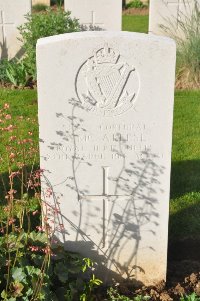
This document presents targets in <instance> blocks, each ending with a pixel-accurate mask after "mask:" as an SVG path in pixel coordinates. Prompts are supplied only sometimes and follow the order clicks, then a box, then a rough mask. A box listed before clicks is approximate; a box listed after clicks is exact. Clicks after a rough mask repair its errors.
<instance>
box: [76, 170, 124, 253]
mask: <svg viewBox="0 0 200 301" xmlns="http://www.w3.org/2000/svg"><path fill="white" fill-rule="evenodd" d="M102 169H103V193H102V194H101V195H84V196H81V197H80V199H82V200H89V201H99V200H100V201H103V214H102V215H103V216H102V220H103V224H102V229H103V233H102V248H105V246H106V221H107V218H106V217H107V210H106V203H107V201H109V199H110V198H112V197H117V198H119V197H122V198H124V197H125V196H124V195H123V196H122V195H111V194H109V187H108V186H109V185H108V181H109V169H110V167H108V166H102Z"/></svg>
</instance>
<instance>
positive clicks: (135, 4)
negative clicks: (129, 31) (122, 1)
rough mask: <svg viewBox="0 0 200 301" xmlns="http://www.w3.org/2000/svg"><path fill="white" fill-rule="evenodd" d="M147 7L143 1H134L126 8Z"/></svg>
mask: <svg viewBox="0 0 200 301" xmlns="http://www.w3.org/2000/svg"><path fill="white" fill-rule="evenodd" d="M146 7H147V5H146V4H144V3H143V2H142V1H141V0H133V1H130V2H129V3H127V4H126V6H125V8H126V9H128V8H146Z"/></svg>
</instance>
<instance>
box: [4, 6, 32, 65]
mask: <svg viewBox="0 0 200 301" xmlns="http://www.w3.org/2000/svg"><path fill="white" fill-rule="evenodd" d="M30 12H31V0H0V58H1V59H2V58H8V59H11V58H13V57H15V56H16V55H17V54H18V55H19V56H20V54H19V53H18V52H19V51H20V49H21V46H22V43H21V42H20V41H19V40H18V38H19V37H20V34H19V31H18V29H17V27H19V26H20V25H22V24H23V23H24V22H25V21H26V20H25V17H24V15H26V14H28V13H30Z"/></svg>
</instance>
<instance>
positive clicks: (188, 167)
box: [0, 89, 200, 238]
mask: <svg viewBox="0 0 200 301" xmlns="http://www.w3.org/2000/svg"><path fill="white" fill-rule="evenodd" d="M36 99H37V92H36V91H35V90H22V91H21V90H7V89H0V106H1V107H2V106H3V105H4V103H9V104H10V111H11V114H12V124H15V123H17V122H18V120H17V117H18V116H23V117H24V121H23V127H24V129H23V130H24V131H25V132H28V131H30V130H31V131H32V132H33V136H32V138H33V140H34V141H35V144H36V145H37V144H38V124H37V122H35V123H34V124H32V125H31V128H30V124H29V122H27V121H26V120H27V119H29V118H30V119H35V120H37V110H38V107H37V101H36ZM47 109H48V108H47ZM0 154H1V157H2V158H5V157H6V149H5V145H4V143H0ZM37 160H38V161H37V162H36V163H39V154H38V158H37ZM0 171H1V173H6V172H7V165H6V164H5V163H4V161H2V162H1V166H0ZM1 197H2V196H1ZM199 216H200V91H180V92H176V94H175V106H174V126H173V147H172V175H171V201H170V228H169V234H170V237H171V238H176V237H179V238H185V237H193V238H196V237H199V236H200V235H199V233H200V219H199Z"/></svg>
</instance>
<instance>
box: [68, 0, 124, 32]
mask: <svg viewBox="0 0 200 301" xmlns="http://www.w3.org/2000/svg"><path fill="white" fill-rule="evenodd" d="M65 10H66V11H71V15H72V17H75V18H77V19H79V22H80V23H81V24H82V25H83V26H84V27H85V28H86V29H96V30H121V26H122V0H65Z"/></svg>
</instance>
